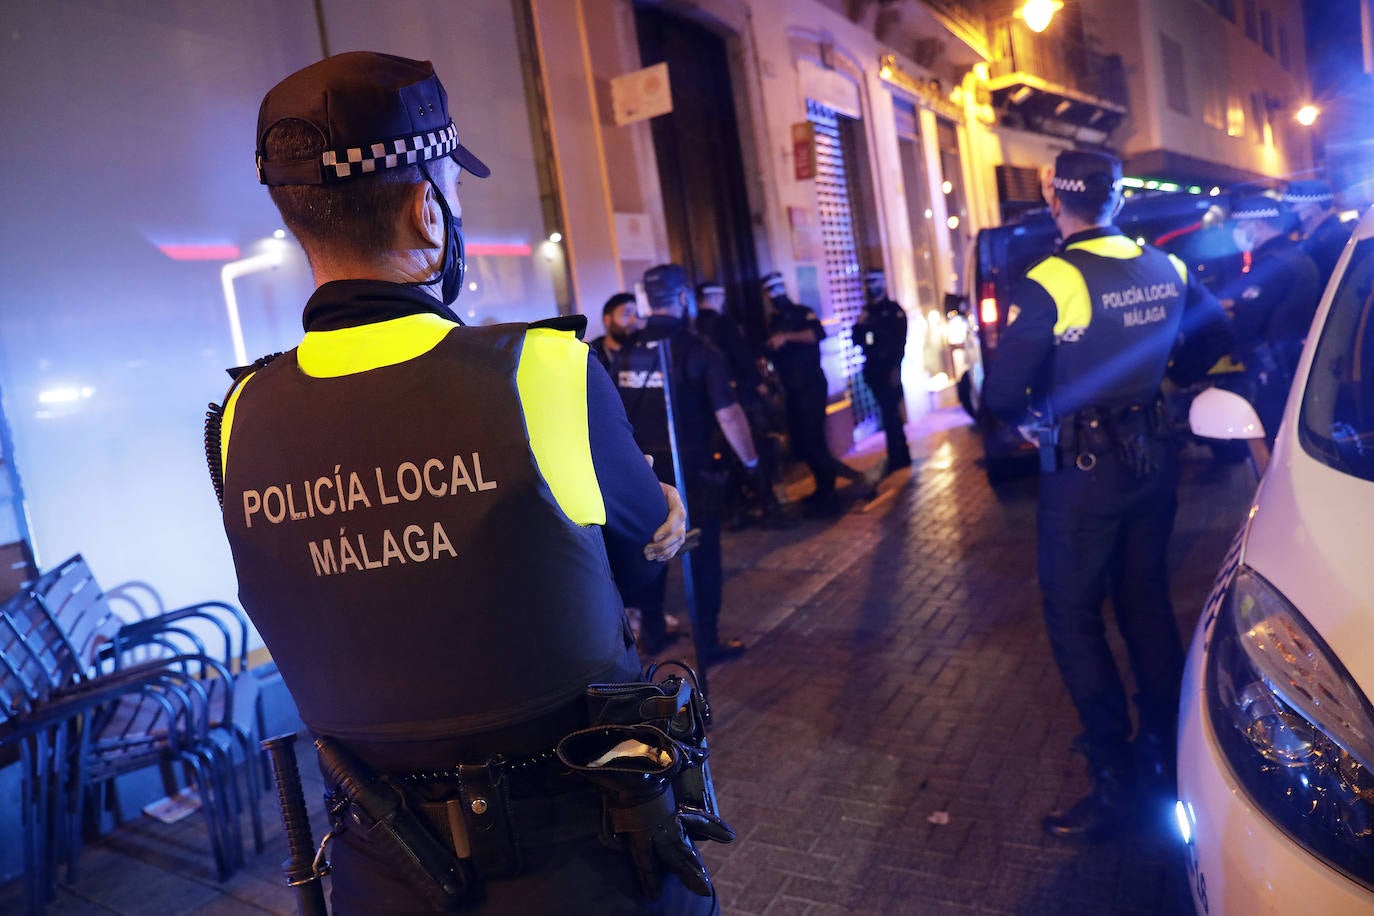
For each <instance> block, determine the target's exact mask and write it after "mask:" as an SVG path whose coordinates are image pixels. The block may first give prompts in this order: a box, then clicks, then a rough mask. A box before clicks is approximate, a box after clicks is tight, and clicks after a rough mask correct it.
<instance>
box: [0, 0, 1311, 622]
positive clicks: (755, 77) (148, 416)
mask: <svg viewBox="0 0 1374 916" xmlns="http://www.w3.org/2000/svg"><path fill="white" fill-rule="evenodd" d="M1017 9H1018V4H1016V3H1013V2H1011V0H690V2H689V0H659V2H647V0H645V2H633V0H464V2H463V3H461V4H455V3H451V2H445V0H395V2H393V3H387V4H376V3H371V2H365V0H290V2H281V0H243V2H240V3H235V4H219V3H212V2H209V0H155V2H150V3H144V4H138V5H136V6H134V7H124V8H116V6H113V5H111V4H108V3H105V2H101V0H51V2H48V3H44V4H27V5H26V4H7V5H5V6H4V8H3V12H0V23H2V24H3V25H4V26H5V29H6V34H8V35H10V36H11V39H10V42H9V45H8V46H7V48H8V51H7V53H6V55H4V56H3V58H0V76H3V85H4V87H5V88H4V89H3V90H0V108H2V109H3V112H4V115H5V120H6V123H7V124H10V125H12V126H13V129H12V130H11V132H10V136H11V138H12V142H13V143H14V144H15V145H17V146H18V147H19V148H18V149H17V150H14V152H15V153H16V154H17V155H16V157H15V161H17V162H23V163H26V164H27V165H26V166H25V168H24V171H23V172H22V173H21V172H18V171H15V170H12V171H11V172H10V173H9V177H8V179H7V181H6V191H7V195H6V198H7V206H6V213H5V217H4V218H5V221H6V230H7V231H6V238H7V240H8V241H9V244H8V245H6V246H5V248H4V250H3V252H0V264H3V272H4V275H5V276H6V277H7V278H8V280H9V282H8V283H7V284H6V290H5V292H4V298H3V300H0V395H2V396H3V401H0V403H2V404H3V414H4V415H3V418H0V419H3V421H4V422H3V423H0V450H2V451H3V454H0V459H3V461H4V463H3V465H2V466H0V471H3V474H0V477H3V480H2V481H0V484H3V485H0V510H4V511H0V540H10V539H13V538H18V537H24V538H27V539H29V540H31V542H32V543H33V545H34V547H35V549H36V551H37V553H38V558H39V562H40V564H42V565H44V566H47V565H51V564H53V563H56V562H58V561H60V560H61V559H63V558H65V557H66V556H68V555H70V554H73V553H76V552H82V553H84V554H86V556H87V558H88V559H89V560H90V562H91V563H92V566H93V567H94V568H95V569H96V570H97V571H98V572H99V574H100V575H101V576H102V577H103V578H104V579H106V580H108V581H117V580H119V579H121V578H136V579H143V580H146V581H149V582H152V583H154V584H155V585H157V586H158V587H159V588H160V589H162V590H163V591H164V592H165V593H166V597H167V599H168V600H169V601H172V602H175V603H183V602H189V601H192V600H198V599H203V598H208V597H216V598H228V597H232V595H233V594H234V591H235V584H234V579H233V571H232V564H231V563H230V559H229V555H228V551H227V549H226V546H225V544H224V540H223V537H222V535H221V534H220V533H219V528H220V522H219V519H218V513H217V511H216V507H215V505H214V500H213V496H212V494H211V491H210V488H209V486H208V482H207V479H206V476H205V469H204V466H203V465H204V460H203V455H202V454H201V446H200V443H199V441H198V439H199V432H198V431H199V428H200V424H201V418H202V416H203V413H204V410H205V403H206V401H208V400H210V399H218V398H219V397H220V395H221V394H222V391H223V389H224V388H225V387H226V384H227V381H228V379H227V376H225V375H224V374H223V370H224V369H225V368H227V367H230V366H234V365H241V364H243V363H245V362H247V361H249V360H251V359H252V358H254V357H255V356H257V355H259V354H261V353H266V352H271V351H274V350H281V349H283V348H285V347H289V346H291V345H293V344H294V342H295V341H296V339H297V338H298V336H299V333H300V332H299V314H300V307H301V305H302V303H303V302H304V301H305V299H306V298H307V297H308V295H309V293H310V291H311V289H312V283H311V278H310V275H309V271H308V269H307V265H306V264H305V262H304V259H303V257H302V256H301V253H300V250H299V248H298V247H297V246H296V245H295V244H294V242H293V241H292V240H290V239H289V238H286V237H284V233H283V232H281V231H280V230H281V227H280V225H279V223H278V219H277V216H276V214H275V211H274V209H273V208H272V205H271V203H270V201H269V199H268V197H267V194H266V192H265V190H263V189H262V188H260V187H258V186H257V183H256V180H255V176H254V171H253V158H252V152H253V151H252V142H253V140H252V138H253V132H254V124H255V121H256V111H257V105H258V102H259V101H260V99H261V97H262V94H263V93H264V92H265V91H266V90H267V89H268V88H270V86H271V85H272V84H273V83H274V82H275V81H276V80H277V79H279V78H280V77H281V76H283V75H285V74H286V73H289V72H291V71H292V70H294V69H296V68H299V67H301V66H304V65H306V64H308V63H311V62H312V61H314V60H317V59H319V58H320V57H321V56H323V55H325V54H329V53H337V52H340V51H345V50H351V49H359V48H372V49H380V50H386V51H388V52H392V53H397V54H403V55H406V56H411V57H419V58H428V59H431V60H433V61H434V63H435V66H436V68H437V70H438V72H439V73H440V75H441V76H442V77H443V79H444V81H445V83H446V85H447V86H448V87H449V90H450V104H451V108H452V110H453V112H454V115H455V118H456V120H457V123H458V126H459V130H460V133H461V136H462V137H463V141H464V143H465V144H466V145H467V146H469V147H470V148H471V149H473V150H474V151H476V152H477V153H478V154H479V155H480V156H482V158H483V159H484V160H485V161H487V162H488V163H489V164H490V165H491V166H492V171H493V175H492V177H491V178H490V179H487V180H484V181H477V180H473V181H468V182H465V183H464V185H463V188H462V196H463V206H464V211H465V222H464V231H465V235H466V238H467V242H468V248H467V251H468V255H469V275H468V278H467V282H466V284H465V289H464V291H463V293H462V296H461V298H460V299H459V300H458V305H457V308H458V311H459V312H460V314H461V315H462V316H463V317H464V319H465V320H467V321H469V322H475V323H481V322H492V321H516V320H532V319H536V318H539V317H543V316H546V315H549V314H553V313H556V312H563V313H571V312H581V313H585V314H587V315H588V316H589V317H590V319H591V325H592V327H593V329H594V330H593V333H596V330H595V329H596V328H598V326H599V320H598V318H597V316H598V315H599V313H600V307H601V303H602V302H603V301H604V300H605V299H606V298H607V297H608V296H610V295H611V294H612V293H615V292H618V291H621V290H627V289H632V288H633V286H634V283H635V281H636V280H637V279H638V278H639V277H640V276H641V275H642V273H643V271H644V270H645V269H646V268H647V267H649V266H651V265H652V264H654V263H658V262H661V261H666V260H674V261H678V262H680V263H682V264H683V265H684V266H686V267H687V269H688V270H689V271H690V272H691V273H692V275H693V276H694V277H695V278H696V279H697V280H698V281H702V282H706V281H714V282H718V283H721V284H722V285H724V286H725V287H726V288H727V290H728V292H729V301H730V308H732V309H733V310H735V311H736V313H737V315H738V317H739V319H740V321H741V323H742V324H743V325H744V327H745V329H746V330H747V331H748V333H749V336H750V337H751V339H753V340H754V341H755V343H756V344H757V343H761V341H762V339H763V336H764V328H765V322H766V315H765V311H764V303H763V301H762V297H761V295H760V291H759V287H758V278H759V277H760V276H761V275H762V274H764V273H766V272H768V271H770V270H779V271H781V272H782V274H783V276H784V278H785V280H786V283H787V286H788V289H789V292H790V293H791V294H792V296H793V297H794V298H795V299H797V300H798V301H800V302H803V303H805V304H807V305H810V306H812V307H813V308H815V309H816V311H817V313H818V315H819V316H820V317H821V319H822V321H823V322H824V324H825V327H826V328H827V332H828V335H829V336H828V339H827V340H826V341H825V344H824V346H823V361H824V365H825V368H826V372H827V375H828V377H829V380H830V394H831V405H830V408H831V418H830V419H831V426H832V444H833V446H834V447H835V449H836V451H843V450H844V449H845V448H847V447H848V446H849V445H851V444H852V443H853V441H854V439H855V438H856V437H857V436H861V435H863V434H865V433H866V432H868V431H870V430H872V429H874V428H875V418H874V412H875V405H874V404H873V402H872V398H871V395H870V394H869V393H868V392H867V390H866V389H865V387H864V386H863V383H862V378H861V374H860V372H859V365H860V360H861V356H860V355H859V352H858V350H857V348H856V347H855V346H854V345H853V342H852V340H851V339H850V330H849V329H850V326H851V325H852V323H853V321H854V318H855V317H856V316H857V314H858V311H859V309H860V307H861V305H862V283H861V278H862V275H863V273H864V271H866V270H868V269H872V268H876V267H882V268H885V269H886V272H887V276H888V279H889V286H890V289H891V292H892V294H893V296H894V298H896V299H897V301H899V302H900V303H902V304H903V306H905V307H906V309H907V310H908V313H909V315H910V318H911V333H910V338H909V340H910V343H909V349H908V354H907V359H906V361H905V364H904V381H905V385H906V391H907V412H908V416H909V417H911V418H914V417H916V416H917V415H919V414H920V413H922V412H924V411H926V410H929V409H930V408H931V407H932V406H933V405H935V404H937V403H940V399H941V398H951V395H950V393H949V387H950V386H951V385H952V384H953V382H954V381H955V379H956V378H957V376H958V374H959V372H960V370H961V368H962V367H961V365H960V364H959V362H958V359H959V356H960V353H959V351H958V350H957V349H956V348H955V347H953V346H951V337H952V335H953V334H954V333H955V332H956V331H957V323H955V324H952V323H950V322H948V321H947V313H948V308H947V304H946V296H947V295H951V294H952V295H961V294H963V293H965V292H966V290H965V285H966V283H967V280H966V276H965V275H966V273H967V264H966V259H967V256H968V251H969V248H970V245H971V242H972V240H973V239H974V238H975V236H976V233H977V231H978V230H979V229H980V228H982V227H986V226H990V225H995V224H997V223H998V222H1000V221H1002V220H1003V219H1004V218H1008V217H1010V216H1013V215H1014V214H1015V213H1017V212H1019V211H1020V210H1022V209H1025V208H1026V207H1028V206H1033V205H1037V204H1038V203H1039V184H1038V178H1037V170H1038V169H1039V168H1040V167H1042V166H1044V165H1045V164H1047V163H1049V162H1051V161H1052V160H1053V156H1054V154H1055V153H1056V152H1057V151H1058V150H1060V149H1064V148H1069V147H1072V146H1084V147H1105V148H1111V149H1117V150H1120V151H1122V152H1123V153H1124V154H1125V156H1126V159H1127V162H1128V169H1129V170H1130V171H1131V173H1132V174H1133V175H1140V176H1148V177H1151V178H1153V179H1160V180H1171V181H1177V182H1179V183H1184V182H1186V183H1188V184H1197V185H1202V184H1205V183H1206V182H1217V183H1221V182H1225V181H1229V180H1232V179H1233V178H1234V177H1237V176H1240V177H1246V178H1252V177H1255V176H1283V175H1289V174H1297V173H1299V172H1301V171H1302V169H1303V168H1305V167H1306V159H1305V158H1304V155H1305V152H1304V138H1303V137H1302V136H1301V135H1300V134H1297V133H1295V130H1294V126H1293V125H1292V122H1291V118H1289V117H1287V112H1288V109H1289V107H1290V106H1292V105H1293V104H1295V103H1296V102H1298V101H1299V100H1301V99H1302V98H1303V95H1304V92H1303V90H1304V88H1305V81H1304V79H1303V78H1302V77H1301V76H1300V74H1301V73H1302V69H1303V60H1302V55H1303V44H1304V43H1303V40H1302V34H1301V21H1300V19H1299V18H1298V17H1297V4H1296V2H1289V0H1235V2H1234V3H1231V2H1228V0H1206V2H1204V0H1076V2H1074V0H1070V2H1069V3H1068V4H1067V5H1066V6H1065V8H1064V9H1063V10H1061V11H1060V12H1059V14H1058V15H1057V16H1056V17H1055V19H1054V21H1053V22H1052V23H1051V24H1050V27H1049V28H1048V29H1046V30H1045V31H1044V32H1043V33H1040V34H1038V35H1037V34H1034V33H1032V32H1031V31H1029V30H1028V28H1027V27H1026V25H1025V23H1024V20H1023V19H1022V18H1020V17H1019V16H1018V13H1017ZM1252 13H1253V16H1252ZM77 61H79V62H80V63H79V67H78V66H77V65H76V64H75V63H74V62H77ZM661 65H666V67H664V66H661ZM665 69H666V85H664V84H663V73H664V70H665ZM78 70H79V72H80V78H79V79H78V77H77V75H76V73H77V71H78ZM655 74H657V76H655ZM656 80H657V81H656ZM45 100H46V101H45ZM54 100H56V101H54ZM665 100H666V101H667V102H668V103H670V110H666V111H664V113H661V114H657V115H656V116H652V117H645V116H643V115H644V112H645V111H646V110H658V109H653V108H652V106H653V105H660V104H661V103H664V102H665ZM646 106H649V108H648V109H646Z"/></svg>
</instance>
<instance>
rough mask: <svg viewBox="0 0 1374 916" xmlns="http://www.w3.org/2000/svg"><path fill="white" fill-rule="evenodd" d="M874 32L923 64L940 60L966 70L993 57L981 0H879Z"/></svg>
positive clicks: (883, 40) (931, 63)
mask: <svg viewBox="0 0 1374 916" xmlns="http://www.w3.org/2000/svg"><path fill="white" fill-rule="evenodd" d="M859 7H860V9H863V8H871V9H874V10H875V11H876V21H875V22H874V35H875V36H877V38H878V40H879V41H881V42H883V43H885V44H887V45H889V46H891V47H892V48H895V49H897V50H899V51H901V52H902V53H903V54H905V55H907V56H908V57H910V58H911V59H912V60H913V61H915V62H916V63H917V64H919V65H921V66H922V67H933V66H935V65H936V64H937V62H939V61H944V62H947V63H950V64H953V65H954V66H955V67H956V68H957V69H959V70H966V69H968V68H969V67H971V66H973V65H974V64H976V63H980V62H984V61H988V60H990V59H991V57H990V55H989V53H988V41H987V22H986V20H985V19H984V17H983V14H982V12H981V10H980V9H979V3H978V0H878V2H877V4H876V6H875V7H869V5H868V3H866V2H861V3H860V4H859Z"/></svg>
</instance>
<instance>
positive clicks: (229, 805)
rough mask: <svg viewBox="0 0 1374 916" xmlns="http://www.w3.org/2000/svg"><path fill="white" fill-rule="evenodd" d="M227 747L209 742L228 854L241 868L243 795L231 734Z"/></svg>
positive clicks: (236, 865) (230, 733)
mask: <svg viewBox="0 0 1374 916" xmlns="http://www.w3.org/2000/svg"><path fill="white" fill-rule="evenodd" d="M227 737H228V739H229V740H228V741H226V742H225V743H226V744H227V745H228V747H226V748H221V747H220V746H219V744H218V743H216V742H214V741H211V742H210V754H211V757H212V759H213V762H214V765H215V766H216V767H217V768H218V770H219V773H220V780H221V783H220V785H221V790H220V791H221V795H222V797H223V799H224V806H223V807H224V814H225V822H226V823H227V824H228V825H229V839H230V843H231V844H232V845H231V846H230V852H231V853H232V861H233V863H234V866H235V867H242V865H243V863H244V858H243V822H242V817H243V795H242V794H241V793H240V792H239V781H238V778H237V777H236V776H235V775H234V753H233V750H234V744H233V733H232V732H228V733H227Z"/></svg>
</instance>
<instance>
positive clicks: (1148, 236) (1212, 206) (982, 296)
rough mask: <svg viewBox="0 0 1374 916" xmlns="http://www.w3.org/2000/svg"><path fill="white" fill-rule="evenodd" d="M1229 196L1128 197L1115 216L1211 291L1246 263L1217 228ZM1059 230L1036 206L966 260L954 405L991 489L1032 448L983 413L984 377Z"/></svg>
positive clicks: (1029, 463)
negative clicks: (976, 440)
mask: <svg viewBox="0 0 1374 916" xmlns="http://www.w3.org/2000/svg"><path fill="white" fill-rule="evenodd" d="M1226 203H1227V198H1226V197H1225V196H1224V195H1221V194H1220V193H1219V194H1218V195H1216V196H1212V195H1208V194H1201V193H1189V192H1187V191H1181V192H1172V191H1169V192H1166V191H1149V190H1143V191H1132V193H1131V196H1130V197H1127V198H1126V201H1125V204H1124V205H1123V207H1122V208H1121V213H1120V215H1119V216H1118V217H1117V220H1116V224H1117V226H1118V227H1120V229H1121V231H1123V232H1125V233H1126V234H1127V235H1129V236H1131V237H1132V238H1135V239H1136V240H1137V241H1139V242H1141V243H1142V244H1143V243H1146V242H1148V243H1150V244H1152V245H1155V246H1156V247H1158V248H1162V249H1164V250H1165V251H1168V252H1169V253H1171V254H1175V255H1178V256H1179V257H1180V258H1182V259H1183V261H1184V263H1186V264H1187V265H1188V269H1189V270H1191V271H1193V273H1194V274H1195V275H1196V276H1197V277H1198V279H1200V280H1201V281H1202V282H1203V283H1204V284H1205V285H1206V286H1207V287H1208V288H1210V289H1212V290H1214V291H1215V290H1217V289H1220V288H1221V287H1222V286H1223V285H1224V284H1225V283H1227V282H1229V281H1230V280H1231V279H1232V278H1233V277H1235V276H1237V275H1238V274H1239V273H1240V272H1241V270H1242V268H1243V266H1244V264H1243V260H1242V256H1241V254H1240V253H1239V252H1238V251H1237V250H1236V247H1235V243H1234V242H1233V241H1232V239H1231V234H1230V231H1229V230H1228V229H1226V228H1225V226H1224V225H1223V221H1224V218H1225V210H1224V207H1225V206H1226ZM1059 241H1060V240H1059V231H1058V230H1057V229H1056V228H1055V225H1054V221H1053V220H1052V219H1051V218H1050V215H1049V211H1048V210H1047V209H1045V208H1043V207H1042V208H1039V209H1036V210H1033V211H1030V212H1028V213H1026V214H1025V215H1024V216H1023V217H1022V218H1021V219H1020V220H1018V221H1017V222H1015V223H1010V224H1007V225H1004V226H998V227H996V228H993V229H984V230H982V231H981V232H979V233H978V237H977V239H976V240H975V241H974V243H973V252H972V255H973V256H972V257H971V258H970V259H969V261H968V263H969V265H970V266H969V274H970V276H969V278H968V282H966V283H965V286H964V288H965V289H966V290H970V291H972V292H973V293H974V294H975V297H974V299H973V301H963V302H961V303H960V307H961V308H962V309H963V310H964V312H965V315H966V317H967V320H968V325H969V334H968V335H967V337H966V339H965V342H964V349H965V361H966V364H967V365H968V367H969V368H968V370H967V371H966V372H964V374H963V375H962V376H960V378H959V380H958V389H957V390H958V393H959V400H960V403H961V404H963V406H964V409H965V410H966V411H968V413H969V415H970V416H971V417H973V419H974V420H975V421H977V424H978V430H979V434H980V436H981V438H982V440H983V459H984V470H985V471H986V472H987V475H988V479H989V480H991V481H992V482H994V483H996V482H998V481H1000V480H1002V479H1004V478H1006V477H1008V476H1010V475H1012V474H1015V473H1018V472H1020V471H1023V470H1033V469H1034V467H1035V465H1034V457H1035V447H1034V446H1033V445H1032V444H1031V443H1030V442H1029V441H1028V440H1026V439H1025V438H1023V437H1022V436H1021V435H1020V433H1019V432H1018V431H1017V430H1016V428H1015V427H1012V426H1008V425H1007V424H1005V423H1002V422H1000V421H999V420H997V419H996V418H995V417H993V416H992V415H991V414H990V413H989V412H988V411H985V410H983V409H982V405H981V402H980V398H979V394H980V392H981V391H982V386H983V378H984V376H985V374H986V372H987V370H988V368H989V367H990V366H992V365H993V364H994V363H995V362H996V360H997V344H998V341H999V339H1000V337H1001V334H1002V330H1003V329H1004V328H1005V327H1006V325H1007V312H1008V309H1009V308H1010V307H1011V304H1012V302H1011V297H1012V292H1013V291H1014V289H1015V288H1016V284H1017V282H1018V281H1019V280H1020V279H1021V277H1022V276H1023V275H1024V274H1025V272H1026V270H1027V269H1028V268H1030V267H1031V266H1032V265H1033V264H1035V263H1036V262H1037V261H1039V260H1040V259H1041V258H1044V257H1046V256H1047V255H1050V254H1052V253H1053V252H1054V250H1055V249H1056V247H1058V245H1059Z"/></svg>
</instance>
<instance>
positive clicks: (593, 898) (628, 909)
mask: <svg viewBox="0 0 1374 916" xmlns="http://www.w3.org/2000/svg"><path fill="white" fill-rule="evenodd" d="M522 851H523V854H524V858H525V863H526V870H525V873H524V874H522V875H520V876H519V877H517V878H508V879H502V880H495V881H488V882H487V884H486V899H485V901H484V902H483V903H481V904H480V905H478V906H477V907H475V908H473V909H470V910H465V911H464V912H471V913H480V914H483V916H567V914H573V913H579V914H580V913H586V914H596V916H602V914H605V916H719V914H720V903H719V901H718V900H717V899H716V898H715V897H714V896H712V897H699V896H697V895H696V894H694V893H692V892H691V891H689V890H687V888H686V887H684V886H683V884H682V882H681V881H680V880H679V879H678V878H677V876H676V875H673V874H670V873H667V872H666V871H665V873H664V875H663V892H662V893H661V894H660V896H659V898H658V899H657V900H650V899H648V898H647V897H645V896H644V893H643V891H641V890H640V887H639V880H638V878H637V877H636V876H635V873H634V870H633V867H632V866H631V863H630V857H629V853H627V852H624V851H622V850H619V849H611V848H609V847H607V846H606V845H605V844H604V843H602V842H601V840H600V839H598V838H597V837H595V836H589V837H587V838H584V839H576V840H569V841H565V842H558V843H549V844H540V845H534V846H530V847H524V848H523V849H522ZM332 860H333V866H334V870H333V873H332V881H333V891H332V893H331V895H330V897H331V900H330V904H331V906H330V912H331V913H333V914H334V916H378V914H385V916H401V914H405V916H410V914H417V916H418V914H424V913H432V912H434V910H433V909H432V908H431V907H429V906H428V905H427V904H426V902H425V898H424V897H422V896H421V895H420V894H419V893H418V892H417V891H416V889H415V888H414V887H413V886H412V885H411V882H409V881H408V880H406V879H405V878H404V876H403V874H402V872H401V870H400V869H399V868H398V867H397V865H396V863H395V862H394V861H393V860H392V859H390V858H388V857H387V856H385V855H383V854H382V853H381V851H380V850H378V849H377V848H376V847H375V845H373V844H370V843H368V842H367V840H365V839H363V838H362V837H360V836H358V835H356V834H354V833H351V832H345V833H344V834H343V836H342V837H340V838H339V840H338V841H337V842H336V843H335V845H334V853H333V855H332Z"/></svg>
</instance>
